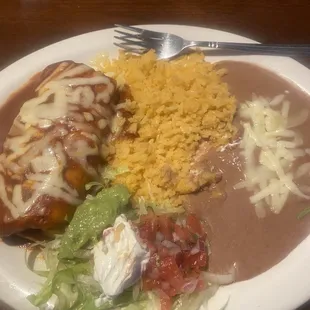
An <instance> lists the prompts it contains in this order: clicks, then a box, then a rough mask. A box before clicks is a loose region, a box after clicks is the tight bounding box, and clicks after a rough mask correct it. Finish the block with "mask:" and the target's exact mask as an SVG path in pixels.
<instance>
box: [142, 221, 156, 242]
mask: <svg viewBox="0 0 310 310" xmlns="http://www.w3.org/2000/svg"><path fill="white" fill-rule="evenodd" d="M156 232H157V220H156V219H152V220H151V219H150V220H147V221H145V222H144V223H143V224H141V225H140V227H139V233H140V238H141V239H143V240H147V241H152V242H154V241H155V239H156Z"/></svg>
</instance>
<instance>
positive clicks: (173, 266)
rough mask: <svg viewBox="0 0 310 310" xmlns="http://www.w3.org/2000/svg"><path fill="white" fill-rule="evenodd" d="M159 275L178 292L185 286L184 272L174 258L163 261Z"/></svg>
mask: <svg viewBox="0 0 310 310" xmlns="http://www.w3.org/2000/svg"><path fill="white" fill-rule="evenodd" d="M159 273H160V278H161V279H163V280H165V281H167V282H168V283H169V284H170V285H171V286H172V287H174V288H175V289H177V290H180V289H181V287H182V286H183V284H184V280H183V275H182V272H181V270H180V268H179V266H178V265H177V263H176V261H175V258H174V257H166V258H164V259H162V260H161V263H160V267H159Z"/></svg>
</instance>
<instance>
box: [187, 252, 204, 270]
mask: <svg viewBox="0 0 310 310" xmlns="http://www.w3.org/2000/svg"><path fill="white" fill-rule="evenodd" d="M207 263H208V256H207V253H206V252H198V253H196V254H190V253H188V254H187V255H186V256H185V258H184V261H183V268H185V269H194V270H199V269H200V268H203V267H206V266H207Z"/></svg>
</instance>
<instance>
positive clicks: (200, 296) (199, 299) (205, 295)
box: [172, 286, 218, 310]
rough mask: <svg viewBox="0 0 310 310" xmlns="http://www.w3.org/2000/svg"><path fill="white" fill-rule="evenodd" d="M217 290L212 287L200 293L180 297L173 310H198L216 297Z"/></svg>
mask: <svg viewBox="0 0 310 310" xmlns="http://www.w3.org/2000/svg"><path fill="white" fill-rule="evenodd" d="M217 289H218V287H217V286H210V287H208V288H207V289H205V290H203V291H201V292H198V293H193V294H184V295H180V296H179V298H178V299H177V300H176V301H175V302H174V304H173V307H172V308H173V310H198V309H199V308H200V307H201V306H202V304H204V303H207V302H208V301H209V300H210V299H211V297H213V296H214V294H215V293H216V292H217Z"/></svg>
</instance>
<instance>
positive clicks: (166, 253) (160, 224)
mask: <svg viewBox="0 0 310 310" xmlns="http://www.w3.org/2000/svg"><path fill="white" fill-rule="evenodd" d="M138 228H139V232H140V237H141V239H142V240H143V241H144V242H145V243H146V245H147V247H148V248H149V250H150V253H151V257H150V260H149V263H148V265H147V268H146V270H145V271H144V273H143V280H142V285H143V289H144V290H145V291H154V292H157V294H158V296H159V298H160V302H161V310H171V307H172V300H171V298H172V297H174V296H176V295H178V294H181V293H183V292H184V288H185V286H186V284H187V283H189V281H192V280H193V279H197V280H198V283H197V286H196V288H195V290H202V289H203V288H204V287H205V284H204V282H203V280H201V279H200V278H199V276H200V273H201V269H202V268H205V267H206V266H207V264H208V255H207V252H206V246H205V241H204V240H205V237H206V234H205V233H204V232H203V229H202V225H201V223H200V221H199V219H198V218H196V217H195V216H194V215H192V214H190V215H188V216H187V218H186V224H184V226H183V225H182V224H180V225H178V224H176V223H175V222H174V220H173V219H172V218H170V217H168V216H166V215H160V216H157V215H155V214H154V212H152V211H150V210H149V212H148V214H146V215H144V216H141V218H140V224H138ZM157 233H160V235H161V238H159V239H158V238H157V239H156V234H157ZM164 241H165V242H164ZM168 241H169V242H168ZM171 242H173V243H174V244H175V245H174V244H172V243H171ZM193 249H195V250H194V251H193ZM193 253H195V254H193Z"/></svg>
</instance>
